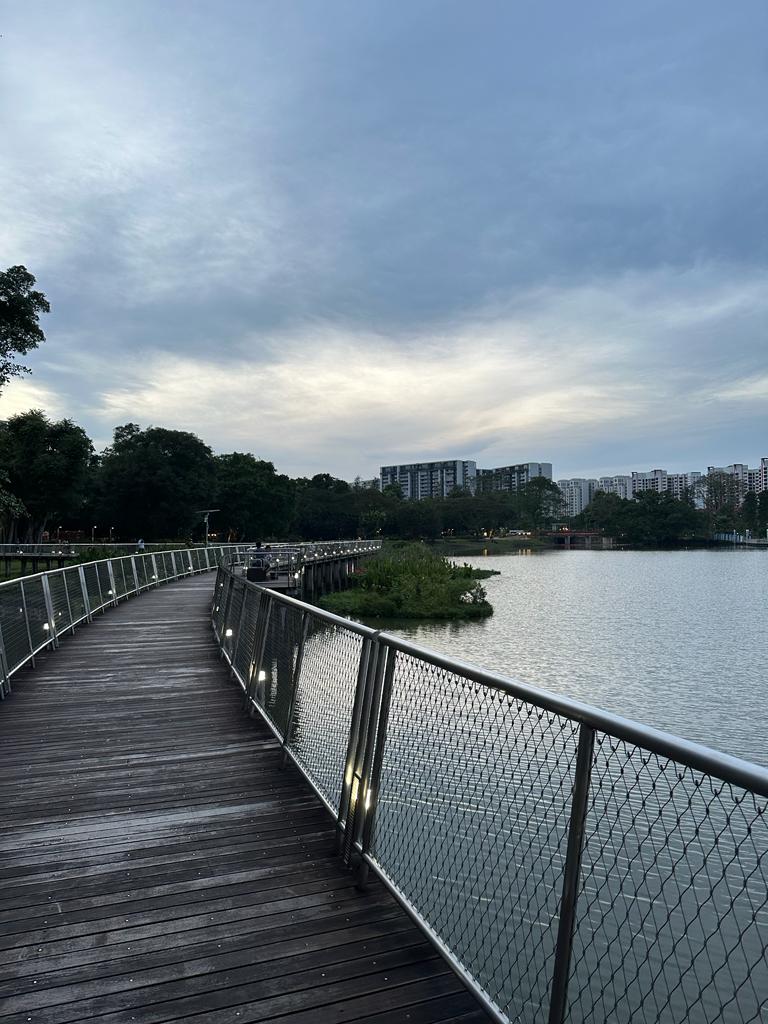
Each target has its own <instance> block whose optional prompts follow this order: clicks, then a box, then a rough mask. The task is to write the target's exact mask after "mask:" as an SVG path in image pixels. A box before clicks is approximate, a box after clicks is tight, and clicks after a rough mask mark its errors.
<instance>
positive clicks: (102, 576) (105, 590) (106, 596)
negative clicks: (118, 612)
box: [96, 562, 115, 604]
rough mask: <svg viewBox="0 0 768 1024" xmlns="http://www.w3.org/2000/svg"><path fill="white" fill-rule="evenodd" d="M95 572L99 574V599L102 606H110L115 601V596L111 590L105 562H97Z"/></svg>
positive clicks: (107, 567)
mask: <svg viewBox="0 0 768 1024" xmlns="http://www.w3.org/2000/svg"><path fill="white" fill-rule="evenodd" d="M96 572H97V573H98V574H99V583H100V584H101V599H102V601H103V602H104V604H111V602H112V601H114V599H115V594H114V591H113V589H112V580H111V579H110V576H109V566H108V564H107V563H106V562H97V563H96Z"/></svg>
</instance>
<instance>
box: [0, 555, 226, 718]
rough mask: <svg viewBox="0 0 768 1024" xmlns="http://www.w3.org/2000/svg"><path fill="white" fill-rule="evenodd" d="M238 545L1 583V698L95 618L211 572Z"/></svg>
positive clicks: (99, 563) (138, 558)
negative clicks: (44, 654)
mask: <svg viewBox="0 0 768 1024" xmlns="http://www.w3.org/2000/svg"><path fill="white" fill-rule="evenodd" d="M240 551H245V547H244V546H242V545H230V544H225V545H219V546H217V547H207V548H174V549H172V550H168V551H153V552H148V553H144V554H142V553H140V552H137V553H135V554H131V555H126V556H123V557H117V558H105V559H101V560H99V561H95V562H85V563H83V564H81V565H71V566H67V567H66V568H63V569H53V570H49V571H48V572H39V573H35V574H34V575H31V576H23V577H21V578H20V579H15V580H7V581H6V582H5V583H0V698H5V696H7V694H9V693H10V692H11V677H12V676H13V674H14V673H15V672H18V670H19V669H20V668H22V667H23V666H24V665H26V664H27V663H28V662H30V661H32V662H34V658H35V655H37V654H39V653H40V651H42V650H43V649H44V648H46V647H50V646H54V647H55V646H57V645H58V642H59V639H60V638H61V637H62V636H64V635H65V634H66V633H72V632H74V629H75V626H77V625H79V624H80V623H83V622H88V621H90V620H91V619H92V618H93V616H94V615H95V614H96V613H97V612H101V611H105V610H106V609H107V608H109V607H112V606H114V605H117V604H118V603H119V602H120V601H124V600H125V599H126V598H129V597H132V596H134V595H136V594H140V593H142V592H143V591H146V590H149V589H151V588H152V587H157V586H159V585H160V584H161V583H166V582H168V581H170V580H177V579H181V578H182V577H184V576H189V575H192V574H194V573H200V572H208V571H209V570H211V569H216V568H217V567H218V565H219V562H220V561H222V560H223V559H224V558H226V557H230V556H231V555H232V554H237V553H238V552H240Z"/></svg>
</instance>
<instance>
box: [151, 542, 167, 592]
mask: <svg viewBox="0 0 768 1024" xmlns="http://www.w3.org/2000/svg"><path fill="white" fill-rule="evenodd" d="M149 557H150V558H151V559H152V570H153V574H152V579H153V580H154V581H155V586H156V587H159V586H160V577H159V576H158V574H157V559H156V558H155V552H154V551H153V552H152V553H151V554H150V556H149ZM163 568H165V565H163Z"/></svg>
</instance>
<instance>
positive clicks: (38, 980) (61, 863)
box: [0, 575, 488, 1024]
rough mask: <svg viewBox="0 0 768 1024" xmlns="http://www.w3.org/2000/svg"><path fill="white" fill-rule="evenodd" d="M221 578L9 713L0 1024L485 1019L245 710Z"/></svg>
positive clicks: (149, 611)
mask: <svg viewBox="0 0 768 1024" xmlns="http://www.w3.org/2000/svg"><path fill="white" fill-rule="evenodd" d="M212 584H213V576H212V575H205V576H197V577H194V578H191V579H188V580H186V581H183V582H181V583H175V584H170V585H168V586H165V587H161V588H159V589H157V590H155V591H152V592H151V593H148V594H146V595H143V596H141V597H140V598H137V599H132V600H131V601H129V602H127V603H125V604H123V605H121V606H120V607H119V608H117V609H113V610H110V611H109V612H107V613H106V615H104V616H101V617H99V618H97V620H96V621H95V622H94V623H93V624H92V625H89V626H86V627H83V628H82V629H78V631H77V636H76V637H74V638H72V639H65V640H63V641H62V645H61V648H60V649H59V650H58V651H54V652H50V653H46V654H44V655H43V656H42V657H40V658H38V666H37V668H36V669H27V670H24V671H22V672H20V673H18V674H17V675H16V676H15V677H14V693H13V695H12V697H11V698H10V700H7V701H6V702H5V703H4V704H2V705H0V794H1V796H2V834H1V837H0V1022H2V1024H5V1022H7V1021H14V1022H16V1021H20V1022H21V1021H24V1022H26V1021H32V1022H37V1024H64V1022H66V1021H83V1020H96V1021H98V1022H99V1024H127V1022H132V1021H136V1022H160V1021H177V1020H181V1019H190V1020H191V1021H193V1022H209V1021H216V1022H218V1021H227V1022H230V1021H231V1022H233V1024H235V1022H236V1024H245V1022H246V1021H265V1020H283V1019H288V1018H290V1020H291V1021H292V1022H299V1024H310V1022H311V1024H324V1022H331V1021H354V1020H364V1021H367V1022H369V1024H387V1022H394V1021H403V1022H406V1021H407V1022H409V1024H419V1022H422V1024H427V1022H430V1021H435V1022H436V1021H456V1022H459V1021H461V1022H464V1024H474V1022H479V1021H484V1020H487V1019H488V1018H487V1017H486V1015H485V1014H484V1013H483V1012H482V1011H481V1010H480V1009H479V1008H478V1005H477V1003H476V1002H475V1001H474V999H473V997H472V996H471V995H470V994H469V993H468V992H467V991H466V990H465V989H464V988H463V986H462V984H461V982H460V981H459V980H458V979H457V978H456V976H455V975H454V974H453V973H452V972H451V971H450V969H449V968H448V967H447V965H446V964H445V963H444V962H443V961H442V959H440V958H439V957H438V956H437V954H436V953H435V952H434V950H433V949H432V947H431V946H430V945H429V944H428V943H427V942H426V941H425V940H424V938H423V937H422V935H421V934H420V933H419V931H418V930H417V929H416V928H415V927H414V925H413V924H412V923H411V922H410V920H409V919H408V918H407V916H406V915H405V914H404V913H403V911H402V910H401V909H400V908H399V907H398V906H397V904H396V903H395V902H394V901H393V900H392V898H391V897H390V896H389V894H388V893H387V892H386V891H385V890H384V888H383V886H381V884H380V883H379V882H378V881H376V880H372V883H371V886H370V889H369V891H368V892H367V893H359V892H357V891H356V889H355V887H354V884H353V879H352V877H351V876H350V874H349V873H348V872H346V871H345V870H344V869H343V867H342V866H341V864H340V862H339V860H338V859H337V858H336V857H335V856H333V852H332V851H333V844H334V831H333V827H332V823H331V821H330V819H329V817H328V815H327V814H326V813H325V811H324V810H323V809H322V807H321V805H320V803H319V801H318V800H317V799H316V798H315V796H314V794H313V793H312V792H311V790H310V789H309V787H308V786H307V785H306V783H304V781H303V780H302V778H301V777H300V775H299V774H298V772H297V771H296V770H295V769H294V768H293V767H289V768H288V769H287V770H285V771H282V770H280V768H279V762H280V758H279V754H278V751H279V747H278V745H277V743H276V742H275V740H274V739H273V738H272V736H271V734H270V733H269V732H268V730H267V729H266V727H265V726H263V725H262V724H261V723H260V722H258V721H254V720H251V719H249V718H248V716H247V715H245V714H244V713H243V711H242V710H241V704H240V691H239V688H237V687H235V686H234V685H233V684H232V683H231V682H230V681H229V676H228V673H227V670H226V669H225V667H224V665H223V664H222V662H221V661H220V660H219V658H218V651H217V649H216V647H215V645H214V643H213V639H212V634H211V630H210V625H209V621H208V610H209V604H210V597H211V591H212Z"/></svg>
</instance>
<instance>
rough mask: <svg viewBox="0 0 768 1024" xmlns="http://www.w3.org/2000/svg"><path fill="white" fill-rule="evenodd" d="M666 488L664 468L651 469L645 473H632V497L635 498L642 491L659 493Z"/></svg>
mask: <svg viewBox="0 0 768 1024" xmlns="http://www.w3.org/2000/svg"><path fill="white" fill-rule="evenodd" d="M666 489H667V471H666V469H651V470H649V471H648V472H647V473H635V472H633V473H632V497H633V498H636V497H637V495H638V494H641V493H642V492H643V491H657V492H658V493H659V494H661V493H662V492H663V491H666Z"/></svg>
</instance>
